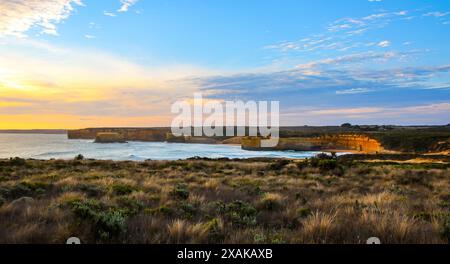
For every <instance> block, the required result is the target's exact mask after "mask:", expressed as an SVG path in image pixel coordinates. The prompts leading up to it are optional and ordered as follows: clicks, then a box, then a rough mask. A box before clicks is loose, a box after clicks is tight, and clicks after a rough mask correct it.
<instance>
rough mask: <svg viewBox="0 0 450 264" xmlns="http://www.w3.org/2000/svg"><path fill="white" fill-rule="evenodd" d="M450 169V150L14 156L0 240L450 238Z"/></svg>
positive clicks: (1, 181) (0, 208)
mask: <svg viewBox="0 0 450 264" xmlns="http://www.w3.org/2000/svg"><path fill="white" fill-rule="evenodd" d="M425 158H426V159H427V160H426V161H424V162H422V161H423V160H424V159H425ZM449 176H450V168H449V160H448V157H447V156H424V155H412V154H410V155H409V156H401V155H393V154H391V155H390V156H383V155H348V156H340V157H337V156H335V155H333V156H329V155H325V154H322V155H318V156H317V157H314V158H310V159H306V160H287V159H266V158H259V159H248V160H230V159H219V160H214V159H203V158H193V159H190V160H179V161H145V162H132V161H121V162H113V161H99V160H88V159H85V158H84V157H83V156H82V155H79V156H77V157H76V158H75V159H73V160H48V161H42V160H24V159H20V158H13V159H8V160H0V243H64V242H65V240H66V239H67V238H68V237H71V236H77V237H79V238H80V239H81V241H82V242H83V243H365V241H366V239H367V238H369V237H372V236H376V237H379V238H380V239H381V241H382V242H383V243H448V242H449V239H450V192H449V190H450V177H449Z"/></svg>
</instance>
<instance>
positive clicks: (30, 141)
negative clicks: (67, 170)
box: [0, 133, 317, 161]
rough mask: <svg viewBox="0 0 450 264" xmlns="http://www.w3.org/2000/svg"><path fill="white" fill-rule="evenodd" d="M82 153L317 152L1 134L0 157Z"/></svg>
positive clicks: (162, 156)
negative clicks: (110, 142) (108, 141)
mask: <svg viewBox="0 0 450 264" xmlns="http://www.w3.org/2000/svg"><path fill="white" fill-rule="evenodd" d="M78 154H82V155H83V156H84V157H85V158H89V159H101V160H133V161H143V160H147V159H152V160H178V159H187V158H191V157H196V156H197V157H206V158H240V159H245V158H255V157H270V158H276V157H285V158H306V157H312V156H314V155H316V154H317V152H310V151H304V152H299V151H297V152H295V151H247V150H242V149H241V147H240V146H232V145H209V144H182V143H166V142H128V143H112V144H96V143H93V140H83V139H77V140H74V139H70V140H69V139H67V135H65V134H1V133H0V158H10V157H21V158H33V159H43V160H46V159H72V158H74V157H75V156H76V155H78Z"/></svg>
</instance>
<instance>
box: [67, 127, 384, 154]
mask: <svg viewBox="0 0 450 264" xmlns="http://www.w3.org/2000/svg"><path fill="white" fill-rule="evenodd" d="M101 133H106V134H107V133H116V134H118V135H120V137H122V138H123V140H124V141H150V142H162V141H168V142H174V143H203V144H221V143H222V144H236V143H238V144H241V146H242V148H243V149H247V150H263V148H261V138H258V137H235V138H229V139H225V140H223V139H221V140H219V139H218V138H208V137H175V136H173V135H172V133H171V132H170V128H87V129H79V130H70V131H68V138H69V139H95V138H96V137H97V135H99V134H101ZM271 149H273V150H298V151H320V150H330V149H336V150H353V151H361V152H366V153H376V152H382V151H383V150H384V149H383V147H382V145H381V143H380V142H379V141H377V140H376V139H373V138H371V137H369V136H366V135H359V134H337V135H326V136H320V137H291V138H280V141H279V143H278V145H277V146H276V147H275V148H271Z"/></svg>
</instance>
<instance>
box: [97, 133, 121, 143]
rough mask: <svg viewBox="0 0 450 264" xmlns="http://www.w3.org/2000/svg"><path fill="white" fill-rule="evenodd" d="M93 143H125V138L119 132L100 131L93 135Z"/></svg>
mask: <svg viewBox="0 0 450 264" xmlns="http://www.w3.org/2000/svg"><path fill="white" fill-rule="evenodd" d="M95 143H126V140H125V138H124V137H123V135H122V134H120V133H116V132H100V133H97V136H96V137H95Z"/></svg>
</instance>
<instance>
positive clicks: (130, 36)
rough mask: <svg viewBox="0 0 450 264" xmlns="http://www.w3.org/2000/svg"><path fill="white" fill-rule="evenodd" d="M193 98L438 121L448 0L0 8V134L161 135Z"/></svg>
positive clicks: (357, 118) (449, 118)
mask: <svg viewBox="0 0 450 264" xmlns="http://www.w3.org/2000/svg"><path fill="white" fill-rule="evenodd" d="M194 92H203V94H204V96H205V97H209V98H210V99H218V100H235V99H241V100H279V101H280V107H281V117H280V119H281V125H338V124H341V123H344V122H351V123H355V124H402V125H412V124H430V125H437V124H448V123H450V1H444V0H428V1H423V0H416V1H412V0H346V1H329V0H319V1H318V0H314V1H313V0H248V1H230V0H214V1H200V0H197V1H195V0H189V1H188V0H173V1H163V0H139V1H138V0H105V1H98V0H97V1H95V0H1V1H0V129H30V128H62V129H70V128H83V127H98V126H139V127H146V126H169V125H170V123H171V120H172V118H173V115H172V114H171V113H170V106H171V104H172V103H173V102H175V101H176V100H181V99H189V98H192V97H193V93H194Z"/></svg>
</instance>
